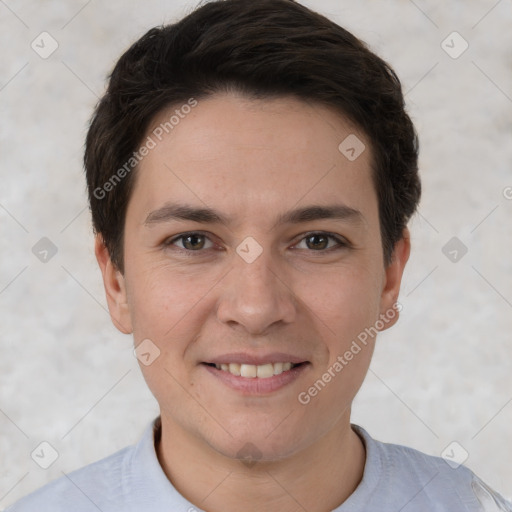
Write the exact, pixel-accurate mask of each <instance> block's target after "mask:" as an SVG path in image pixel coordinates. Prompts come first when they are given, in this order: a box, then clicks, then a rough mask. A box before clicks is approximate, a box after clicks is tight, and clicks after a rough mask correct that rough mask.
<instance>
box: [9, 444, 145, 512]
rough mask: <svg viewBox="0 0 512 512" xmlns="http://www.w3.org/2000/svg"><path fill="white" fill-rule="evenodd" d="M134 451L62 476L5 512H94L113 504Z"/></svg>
mask: <svg viewBox="0 0 512 512" xmlns="http://www.w3.org/2000/svg"><path fill="white" fill-rule="evenodd" d="M134 448H135V447H134V446H129V447H126V448H123V449H122V450H119V451H118V452H116V453H114V454H112V455H110V456H108V457H106V458H104V459H101V460H99V461H97V462H94V463H92V464H89V465H87V466H85V467H83V468H80V469H78V470H75V471H73V472H71V473H68V474H64V475H63V476H62V477H60V478H58V479H57V480H54V481H53V482H50V483H49V484H47V485H45V486H44V487H41V488H40V489H38V490H36V491H34V492H32V493H31V494H29V495H27V496H25V497H24V498H22V499H21V500H19V501H18V502H16V503H15V504H14V505H12V506H11V507H9V508H7V509H6V511H5V512H36V511H37V512H50V511H51V512H61V511H62V512H63V511H69V510H73V511H74V512H89V511H95V512H97V511H98V509H100V510H101V509H102V506H105V505H109V506H110V505H114V499H115V497H119V496H120V495H122V494H123V492H124V490H123V489H122V486H123V482H124V481H125V479H126V474H125V473H126V471H127V468H129V466H130V464H129V461H130V458H131V457H132V454H133V451H134ZM111 500H112V503H110V504H109V503H108V502H109V501H111ZM108 510H115V508H113V507H111V508H109V509H108Z"/></svg>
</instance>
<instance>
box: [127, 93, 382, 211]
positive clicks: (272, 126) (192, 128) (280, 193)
mask: <svg viewBox="0 0 512 512" xmlns="http://www.w3.org/2000/svg"><path fill="white" fill-rule="evenodd" d="M185 112H186V113H185ZM147 137H150V138H151V139H152V141H153V143H154V147H153V149H151V151H150V152H149V154H148V155H147V156H145V158H144V159H143V160H142V162H141V163H140V164H139V168H138V171H137V179H136V184H135V188H134V192H133V195H134V196H135V200H136V202H138V203H139V204H140V206H141V209H142V210H144V211H148V210H149V209H153V208H155V207H157V206H160V205H161V204H163V203H165V202H168V201H169V200H172V199H176V198H179V199H180V200H186V201H187V202H188V203H196V204H199V203H202V204H203V205H204V204H208V205H211V206H214V207H219V208H220V209H222V211H224V212H225V213H226V216H229V215H230V214H232V217H237V216H238V217H240V215H248V216H249V215H258V216H261V218H262V219H263V217H265V215H267V214H268V212H269V211H275V210H276V208H277V209H284V207H285V206H286V205H288V206H290V207H291V206H293V205H297V204H298V203H300V202H304V203H312V202H314V203H316V204H320V203H322V202H323V203H325V204H332V203H335V202H336V203H340V202H342V203H344V204H346V205H347V206H349V207H351V208H354V209H358V210H363V211H364V210H366V211H367V213H368V214H369V215H371V214H372V213H375V212H376V207H377V204H376V203H377V199H376V195H375V193H374V187H373V182H372V173H371V150H370V144H369V141H368V140H367V138H366V137H365V135H364V134H363V133H362V132H361V131H360V130H358V129H357V128H355V127H354V126H353V125H352V124H351V123H350V122H349V121H348V120H347V119H345V118H343V117H342V116H341V115H340V114H338V113H337V112H334V111H333V110H332V109H329V108H327V107H325V106H322V105H319V104H313V103H307V102H305V101H301V100H298V99H295V98H288V97H286V98H275V99H261V100H260V99H258V100H252V99H248V98H246V97H243V96H239V95H235V94H222V95H220V94H219V95H214V96H212V97H209V98H207V99H203V100H200V101H198V102H197V105H196V106H195V107H193V108H191V109H189V108H187V109H183V110H182V109H181V108H180V105H178V106H176V105H174V106H173V107H172V108H169V109H166V110H164V111H162V112H160V114H159V115H158V116H157V117H156V118H155V119H154V121H153V123H152V125H151V127H150V129H149V130H148V133H147ZM347 150H348V153H347ZM359 153H360V154H359ZM354 154H355V156H356V158H354ZM132 199H134V198H133V197H132Z"/></svg>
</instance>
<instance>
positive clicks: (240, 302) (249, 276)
mask: <svg viewBox="0 0 512 512" xmlns="http://www.w3.org/2000/svg"><path fill="white" fill-rule="evenodd" d="M234 259H235V261H234V262H233V269H232V271H231V272H229V273H228V275H227V276H226V280H227V281H226V283H225V286H224V288H223V293H222V295H221V297H220V299H219V301H220V303H219V305H218V308H217V318H218V319H219V321H221V322H223V323H225V324H227V325H230V326H231V327H235V326H238V327H242V328H243V329H244V330H245V331H247V333H249V334H252V335H262V334H264V333H266V332H267V331H268V330H270V328H271V327H273V326H274V327H275V326H277V325H279V324H283V325H284V324H289V323H292V322H293V321H294V320H295V317H296V304H297V301H296V298H295V296H294V293H293V291H292V283H290V282H289V281H290V278H289V276H285V275H284V274H283V272H282V271H281V272H280V271H279V267H278V266H277V265H276V264H275V263H274V264H273V262H272V258H271V255H270V251H269V250H264V251H263V252H262V254H261V255H260V256H259V257H258V258H257V259H256V260H255V261H253V262H252V263H247V262H246V261H244V260H243V259H242V258H240V257H239V256H238V255H235V257H234ZM287 281H288V282H287Z"/></svg>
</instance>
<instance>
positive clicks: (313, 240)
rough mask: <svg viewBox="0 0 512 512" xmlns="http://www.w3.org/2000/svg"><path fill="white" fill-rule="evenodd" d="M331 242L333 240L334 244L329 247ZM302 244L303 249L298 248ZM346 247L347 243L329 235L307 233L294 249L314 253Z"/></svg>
mask: <svg viewBox="0 0 512 512" xmlns="http://www.w3.org/2000/svg"><path fill="white" fill-rule="evenodd" d="M331 240H334V242H335V244H331V246H329V243H330V241H331ZM302 243H304V245H305V247H304V246H303V247H299V246H300V244H302ZM347 246H348V243H347V242H344V241H343V239H341V238H338V237H337V236H334V235H331V234H329V233H309V234H308V235H306V236H305V237H304V238H303V239H302V240H301V241H300V242H299V244H298V245H297V246H296V247H298V248H299V249H304V248H305V249H309V250H310V251H316V252H327V251H329V250H331V249H333V250H335V249H342V248H344V247H347Z"/></svg>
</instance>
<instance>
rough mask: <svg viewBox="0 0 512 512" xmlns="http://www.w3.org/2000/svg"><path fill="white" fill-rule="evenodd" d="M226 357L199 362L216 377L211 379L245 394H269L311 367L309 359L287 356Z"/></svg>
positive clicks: (286, 384) (294, 379) (291, 381)
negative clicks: (292, 358) (255, 358)
mask: <svg viewBox="0 0 512 512" xmlns="http://www.w3.org/2000/svg"><path fill="white" fill-rule="evenodd" d="M288 357H290V356H288ZM229 359H230V361H229V362H227V361H225V362H221V360H217V361H215V362H203V363H202V364H201V365H200V366H201V367H203V368H204V369H205V370H206V371H207V373H209V374H210V375H211V376H213V377H214V378H215V381H214V382H219V383H221V384H222V385H223V386H225V387H227V388H229V389H231V390H235V391H236V392H238V393H240V394H242V395H245V396H261V395H266V396H268V395H269V394H271V393H274V392H277V391H278V390H280V389H282V388H284V387H286V386H288V385H290V384H291V383H293V382H295V381H296V380H297V379H299V378H300V376H301V375H303V374H305V373H307V370H308V369H309V367H311V363H310V362H309V361H300V360H297V359H296V361H293V362H292V361H289V360H288V361H287V360H286V359H287V358H286V356H285V357H283V358H282V359H281V358H280V357H276V358H275V359H274V360H273V361H272V360H270V361H269V359H266V360H261V359H259V360H256V361H255V360H254V358H253V360H252V361H250V360H251V358H247V357H245V358H238V357H229ZM237 359H238V361H237ZM243 360H245V362H242V361H243ZM249 361H250V362H249ZM251 363H258V364H251ZM214 385H217V384H214Z"/></svg>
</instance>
